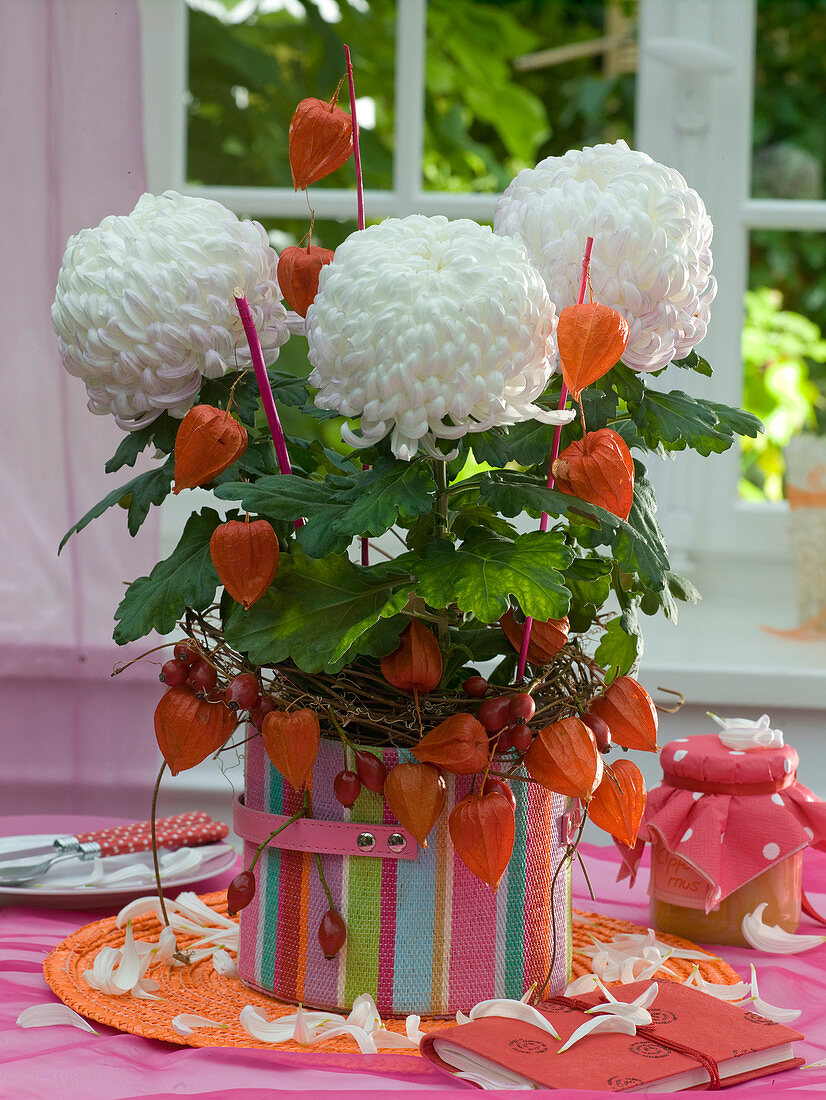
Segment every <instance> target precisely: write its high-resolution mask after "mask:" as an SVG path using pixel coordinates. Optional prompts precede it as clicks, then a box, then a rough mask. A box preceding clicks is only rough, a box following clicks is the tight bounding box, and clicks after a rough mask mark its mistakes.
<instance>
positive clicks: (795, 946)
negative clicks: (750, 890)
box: [741, 901, 826, 955]
mask: <svg viewBox="0 0 826 1100" xmlns="http://www.w3.org/2000/svg"><path fill="white" fill-rule="evenodd" d="M767 905H768V902H765V901H762V902H761V903H760V904H759V905H758V906H757V908H756V909H755V910H754V911H753V912H751V913H746V915H745V916H744V917H743V920H742V923H741V928H742V930H743V936H744V937H745V939H746V942H747V943H749V944H750V945H751V946H752V947H754V948H755V949H756V950H757V951H765V952H766V953H767V954H771V955H797V954H798V953H799V952H801V951H811V950H812V949H813V948H815V947H820V945H821V944H823V943H826V936H799V935H796V934H795V933H793V932H787V931H786V930H785V929H784V928H781V927H780V926H779V925H778V924H764V923H763V913H764V912H765V911H766V907H767Z"/></svg>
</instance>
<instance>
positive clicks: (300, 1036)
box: [293, 1005, 316, 1047]
mask: <svg viewBox="0 0 826 1100" xmlns="http://www.w3.org/2000/svg"><path fill="white" fill-rule="evenodd" d="M315 1035H316V1031H315V1028H314V1027H312V1026H311V1025H310V1021H309V1020H308V1019H307V1013H305V1011H304V1009H303V1008H302V1007H301V1005H299V1006H298V1008H297V1009H296V1013H295V1026H294V1027H293V1042H294V1043H298V1044H299V1045H300V1046H302V1047H304V1046H308V1045H309V1044H310V1043H311V1042H312V1041H313V1039H314V1038H315Z"/></svg>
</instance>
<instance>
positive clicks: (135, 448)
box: [104, 413, 181, 474]
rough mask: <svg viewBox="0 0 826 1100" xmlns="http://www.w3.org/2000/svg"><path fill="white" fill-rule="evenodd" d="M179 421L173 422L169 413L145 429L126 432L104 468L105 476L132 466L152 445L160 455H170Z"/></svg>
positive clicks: (173, 447)
mask: <svg viewBox="0 0 826 1100" xmlns="http://www.w3.org/2000/svg"><path fill="white" fill-rule="evenodd" d="M180 423H181V422H180V420H174V419H173V418H172V417H171V416H170V415H169V413H162V414H161V415H160V416H159V417H158V419H157V420H153V421H152V423H151V424H147V425H146V427H145V428H138V430H137V431H134V432H127V433H126V435H125V436H124V438H123V439H122V440H121V443H120V446H119V447H118V449H117V450H116V451H115V453H114V454H113V455H112V457H111V458H110V459H109V461H108V462H107V463H106V465H105V466H104V470H105V471H106V473H107V474H114V473H115V472H116V471H118V470H120V469H121V468H122V467H123V466H134V465H135V462H136V460H137V457H138V455H139V454H140V453H141V451H144V450H146V448H147V447H149V446H150V445H152V446H153V447H155V448H157V450H159V451H160V452H161V453H162V454H165V455H171V454H172V452H173V450H174V449H175V436H176V435H177V434H178V427H179V426H180Z"/></svg>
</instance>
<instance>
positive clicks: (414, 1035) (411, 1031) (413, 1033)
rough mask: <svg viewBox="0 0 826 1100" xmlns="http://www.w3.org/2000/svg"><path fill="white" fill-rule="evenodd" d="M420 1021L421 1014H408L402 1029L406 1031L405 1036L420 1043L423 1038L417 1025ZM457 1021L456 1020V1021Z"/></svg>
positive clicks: (422, 1033)
mask: <svg viewBox="0 0 826 1100" xmlns="http://www.w3.org/2000/svg"><path fill="white" fill-rule="evenodd" d="M421 1022H422V1018H421V1016H408V1017H407V1019H406V1020H405V1021H404V1029H405V1031H406V1032H407V1038H408V1039H412V1040H413V1042H414V1043H417V1044H418V1043H420V1042H421V1041H422V1039H424V1032H423V1031H422V1029H421V1027H420V1026H419V1025H420V1024H421ZM456 1022H457V1023H458V1022H459V1021H458V1020H457V1021H456Z"/></svg>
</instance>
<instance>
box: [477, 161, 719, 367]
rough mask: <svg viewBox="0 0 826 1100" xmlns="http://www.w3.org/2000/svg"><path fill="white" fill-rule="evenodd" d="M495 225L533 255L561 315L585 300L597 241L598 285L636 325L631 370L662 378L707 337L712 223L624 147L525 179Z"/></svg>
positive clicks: (658, 167) (698, 205) (694, 200)
mask: <svg viewBox="0 0 826 1100" xmlns="http://www.w3.org/2000/svg"><path fill="white" fill-rule="evenodd" d="M494 225H495V228H496V232H497V233H501V234H505V235H507V236H510V237H513V238H514V239H516V240H518V241H519V242H520V243H522V244H523V245H524V246H525V247H526V249H527V251H528V256H529V257H530V259H531V260H532V261H533V263H534V264H536V266H537V267H538V268H539V270H540V271H541V273H542V276H543V278H544V279H545V285H546V286H547V288H548V292H549V294H550V296H551V299H552V300H553V302H554V304H555V306H556V308H557V309H558V310H559V311H560V312H561V311H562V310H563V309H564V308H565V307H566V306H570V305H573V304H574V303H575V302H576V300H577V293H578V290H579V281H580V275H581V271H582V256H583V252H584V250H585V241H586V238H587V237H589V236H591V237H593V238H594V249H593V255H592V258H591V287H592V289H593V294H594V298H595V300H596V301H598V302H601V303H602V305H605V306H610V307H611V308H613V309H616V310H617V311H618V312H620V313H621V314H622V315H623V316H624V317H625V318H626V320H627V321H628V325H629V329H630V333H629V337H628V346H627V348H626V350H625V353H624V354H623V357H622V359H623V362H624V363H626V364H627V365H628V366H629V367H633V368H635V369H636V370H641V371H652V370H658V369H659V368H660V367H664V366H665V365H666V364H667V363H670V362H671V360H672V359H681V358H682V357H683V356H684V355H687V354H688V352H689V351H690V350H691V348H692V347H693V346H694V345H695V344H696V343H698V342H699V341H700V340H702V338H703V336H705V332H706V326H707V325H708V320H709V316H710V311H709V306H710V304H711V302H712V301H713V299H714V295H715V294H716V293H717V284H716V282H715V280H714V278H713V276H712V275H711V250H710V249H711V234H712V226H711V219H710V218H709V216H708V214H707V213H706V209H705V206H704V205H703V201H702V199H701V198H700V196H699V195H698V194H697V192H696V191H694V190H692V189H691V188H690V187H689V186H688V184H687V183H686V181H685V180H684V179H683V177H682V176H681V175H680V173H679V172H677V171H675V170H674V169H673V168H667V167H666V166H665V165H663V164H658V163H657V162H656V161H654V160H652V159H651V157H649V156H648V155H647V154H646V153H640V152H637V151H636V150H633V149H629V148H628V146H627V145H626V143H625V142H624V141H618V142H616V143H615V144H613V145H608V144H606V145H595V146H594V147H593V148H590V149H582V150H571V152H568V153H566V154H565V155H564V156H562V157H548V158H547V160H543V161H542V162H541V163H540V164H538V165H537V166H536V168H529V169H526V170H525V171H523V172H520V173H519V175H518V176H517V177H516V178H515V179H514V180H513V182H512V183H511V184H510V186H509V187H508V189H507V190H506V191H505V193H504V195H503V196H502V198H501V199H500V200H499V203H498V206H497V210H496V216H495V221H494Z"/></svg>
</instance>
